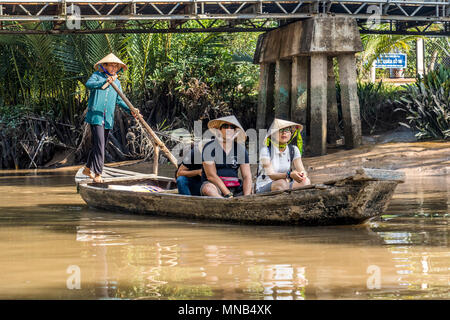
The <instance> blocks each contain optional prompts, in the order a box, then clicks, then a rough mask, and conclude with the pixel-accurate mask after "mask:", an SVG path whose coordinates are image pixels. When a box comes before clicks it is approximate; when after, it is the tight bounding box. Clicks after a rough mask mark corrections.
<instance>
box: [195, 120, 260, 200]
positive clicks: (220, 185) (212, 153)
mask: <svg viewBox="0 0 450 320" xmlns="http://www.w3.org/2000/svg"><path fill="white" fill-rule="evenodd" d="M208 128H209V129H210V130H211V131H212V132H213V134H214V135H215V136H216V139H214V140H213V141H210V142H208V143H207V144H206V145H205V147H204V148H203V152H202V160H203V172H202V186H201V189H200V193H201V195H203V196H210V197H218V198H220V197H225V198H232V197H233V196H236V195H242V194H243V195H249V194H251V192H252V175H251V172H250V163H249V162H250V161H249V156H248V152H247V150H245V146H243V145H242V144H241V143H242V142H245V139H246V135H245V132H244V129H242V126H241V125H240V124H239V122H238V121H237V119H236V118H235V117H234V116H229V117H223V118H219V119H215V120H211V121H210V122H209V123H208ZM236 140H239V142H241V143H238V141H236ZM238 169H240V170H241V175H242V178H243V182H242V181H241V180H240V179H239V178H238V173H239V172H238Z"/></svg>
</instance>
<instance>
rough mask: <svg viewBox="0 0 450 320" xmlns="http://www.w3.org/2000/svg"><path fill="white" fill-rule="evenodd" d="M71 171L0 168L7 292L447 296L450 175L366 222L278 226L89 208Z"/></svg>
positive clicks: (417, 181) (417, 184)
mask: <svg viewBox="0 0 450 320" xmlns="http://www.w3.org/2000/svg"><path fill="white" fill-rule="evenodd" d="M74 173H75V171H54V172H46V171H35V172H34V171H31V172H28V171H3V172H1V171H0V299H117V298H119V299H268V300H272V299H283V300H292V299H293V300H296V299H430V298H432V299H449V298H450V290H449V289H450V251H449V242H450V226H449V222H450V176H426V177H425V176H424V177H421V176H418V177H415V178H408V179H407V180H406V183H404V184H401V185H399V186H398V187H397V190H396V193H395V195H394V198H393V200H392V201H391V204H390V206H389V208H388V210H387V212H386V213H385V215H384V216H383V217H382V218H380V219H377V220H374V221H371V222H369V223H367V224H365V225H362V226H340V227H289V226H287V227H286V226H283V227H280V226H277V227H274V226H245V225H236V224H222V223H208V222H199V221H188V220H180V219H168V218H159V217H151V216H135V215H127V214H123V213H114V212H107V211H100V210H94V209H90V208H88V207H87V206H86V204H85V203H84V202H83V200H82V199H81V198H80V196H79V195H78V194H77V193H76V188H75V185H74ZM163 173H164V172H163ZM166 174H167V173H166ZM168 174H172V173H171V171H170V170H169V173H168Z"/></svg>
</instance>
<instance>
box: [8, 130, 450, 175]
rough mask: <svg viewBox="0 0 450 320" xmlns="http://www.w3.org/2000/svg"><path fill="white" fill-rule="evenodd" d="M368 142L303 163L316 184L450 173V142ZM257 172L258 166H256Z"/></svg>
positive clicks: (139, 165)
mask: <svg viewBox="0 0 450 320" xmlns="http://www.w3.org/2000/svg"><path fill="white" fill-rule="evenodd" d="M364 141H365V144H364V145H363V146H361V147H359V148H355V149H352V150H345V149H343V148H335V149H329V150H328V152H329V154H327V155H324V156H320V157H305V158H304V159H303V164H304V166H305V169H306V170H307V172H308V173H309V174H310V175H311V176H312V177H314V179H313V181H312V182H313V183H319V182H321V181H324V180H326V179H327V178H328V176H329V175H330V174H333V175H345V174H346V173H348V172H349V171H351V170H354V169H355V168H358V167H366V168H377V169H390V170H400V171H403V172H405V174H406V176H407V178H408V177H409V176H414V175H418V174H420V175H422V176H424V175H426V176H439V175H446V174H449V173H450V142H446V141H428V142H388V143H375V142H374V141H375V140H374V139H373V138H372V140H370V139H368V138H365V139H364ZM107 165H108V166H111V167H121V168H123V169H129V170H133V171H138V172H151V171H152V162H151V161H150V162H149V161H145V162H144V161H142V160H133V161H123V162H114V163H108V164H107ZM81 167H82V165H76V166H66V167H60V168H53V169H46V168H43V169H37V170H36V169H28V170H17V171H16V170H1V172H2V173H14V172H18V171H20V172H22V173H27V172H29V173H33V172H36V171H39V172H40V173H45V172H55V171H76V170H78V169H79V168H81ZM172 171H173V167H172V166H169V165H161V172H160V174H167V175H169V176H171V175H172V174H171V172H172ZM252 171H253V172H254V173H256V165H254V166H252Z"/></svg>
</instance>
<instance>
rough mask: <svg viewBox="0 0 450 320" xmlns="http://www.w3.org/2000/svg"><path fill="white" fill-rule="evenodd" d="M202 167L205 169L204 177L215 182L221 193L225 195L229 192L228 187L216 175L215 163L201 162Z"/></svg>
mask: <svg viewBox="0 0 450 320" xmlns="http://www.w3.org/2000/svg"><path fill="white" fill-rule="evenodd" d="M203 169H204V170H205V174H206V178H207V179H208V181H209V182H211V183H213V184H215V185H216V186H217V188H219V190H220V191H222V194H223V195H227V194H229V193H230V189H228V188H227V187H226V186H225V184H224V183H223V181H222V179H220V178H219V176H218V175H217V170H216V164H215V163H214V162H211V161H204V162H203Z"/></svg>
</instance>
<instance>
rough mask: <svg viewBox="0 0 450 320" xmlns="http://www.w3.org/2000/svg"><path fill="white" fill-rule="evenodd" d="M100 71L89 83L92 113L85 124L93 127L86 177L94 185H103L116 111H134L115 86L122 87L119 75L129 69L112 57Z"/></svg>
mask: <svg viewBox="0 0 450 320" xmlns="http://www.w3.org/2000/svg"><path fill="white" fill-rule="evenodd" d="M94 69H95V70H96V71H95V72H94V73H93V74H92V76H91V77H90V78H89V80H88V81H87V82H86V88H88V89H89V101H88V112H87V114H86V118H85V121H86V122H87V123H89V124H90V127H91V136H92V148H91V151H90V152H89V155H88V159H87V163H86V166H85V168H84V170H83V174H84V175H86V176H89V177H90V178H91V179H93V180H94V182H102V176H101V175H102V171H103V165H104V162H105V148H106V145H107V143H108V135H109V132H110V130H111V129H112V127H113V125H114V111H115V108H116V104H117V105H119V106H120V107H121V108H123V109H124V110H125V111H126V112H127V113H128V114H130V115H131V114H132V113H131V111H130V108H129V107H128V106H127V105H126V104H125V102H124V101H123V100H122V98H120V96H119V95H118V94H117V92H116V91H115V90H114V88H112V86H111V85H109V84H111V83H113V82H114V84H116V85H117V87H119V89H120V90H122V87H121V86H120V81H119V80H118V79H117V73H118V72H120V71H122V70H126V69H127V66H126V65H125V64H124V63H123V62H122V61H121V60H120V59H119V58H117V57H116V56H115V55H114V54H112V53H110V54H108V55H107V56H106V57H104V58H103V59H101V60H100V61H99V62H97V63H96V64H95V65H94Z"/></svg>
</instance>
